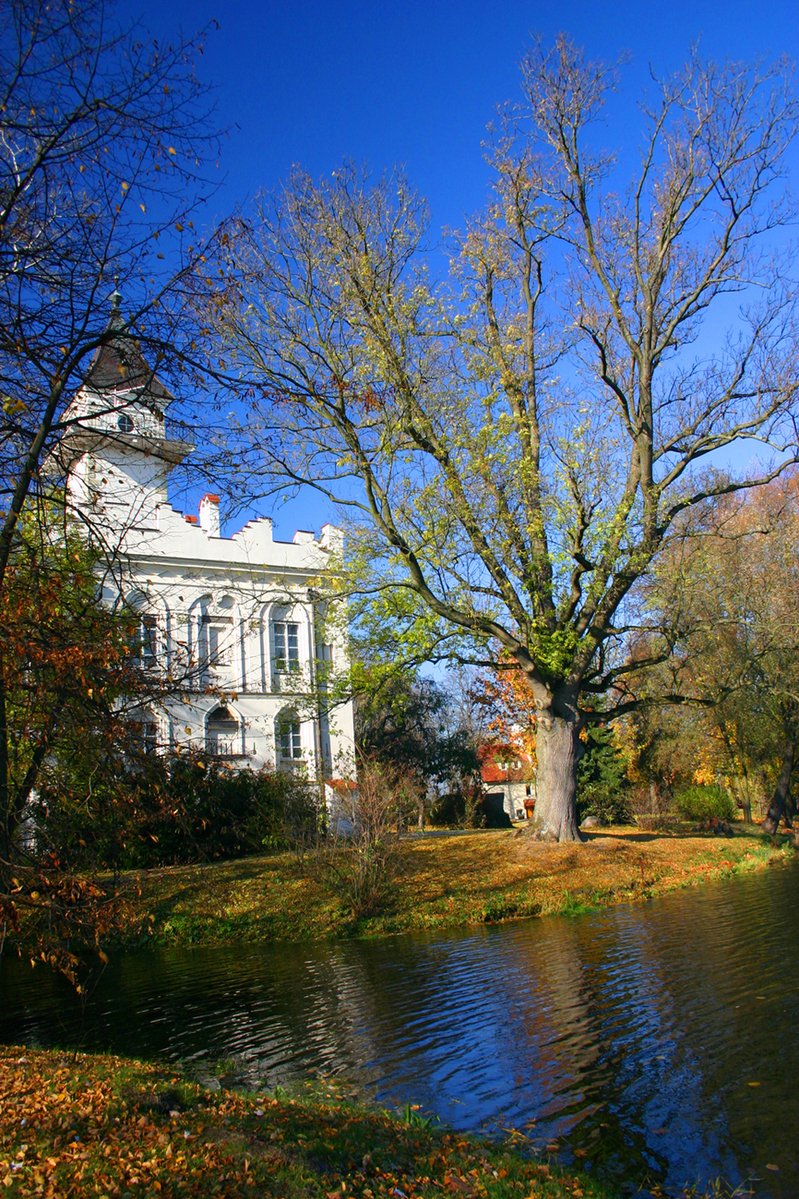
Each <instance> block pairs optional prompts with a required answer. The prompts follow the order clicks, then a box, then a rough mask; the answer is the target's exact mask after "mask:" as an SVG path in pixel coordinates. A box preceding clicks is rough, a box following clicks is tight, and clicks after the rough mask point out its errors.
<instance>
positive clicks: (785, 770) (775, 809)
mask: <svg viewBox="0 0 799 1199" xmlns="http://www.w3.org/2000/svg"><path fill="white" fill-rule="evenodd" d="M795 754H796V738H795V737H789V738H788V742H787V744H786V746H785V752H784V754H783V758H782V769H781V770H780V777H779V778H778V779H777V786H776V787H775V788H774V794H773V796H772V798H771V803H770V804H769V807H768V811H767V812H766V818H765V820H764V821H763V828H764V830H765V831H766V832H767V833H771V834H772V835H773V834H774V833H776V831H777V829H778V828H779V823H780V818H781V817H784V818H785V823H786V825H787V827H788V828H791V827H792V820H791V817H792V814H793V810H794V809H793V805H792V804H791V802H790V790H791V775H792V774H793V762H794V756H795Z"/></svg>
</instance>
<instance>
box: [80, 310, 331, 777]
mask: <svg viewBox="0 0 799 1199" xmlns="http://www.w3.org/2000/svg"><path fill="white" fill-rule="evenodd" d="M119 300H120V297H119V294H118V293H117V292H115V293H114V295H113V296H112V303H113V309H112V313H111V323H110V330H111V331H112V332H113V330H114V329H119V330H120V332H119V335H118V336H112V337H111V339H110V340H109V341H108V342H107V343H106V344H105V345H104V346H103V347H101V348H100V349H99V350H98V352H97V354H96V355H95V358H94V361H93V362H92V365H91V367H90V369H89V371H88V374H87V376H86V379H85V380H84V383H83V386H82V387H81V388H80V390H79V391H78V393H77V394H76V395H75V397H74V399H73V400H72V402H71V404H70V406H69V409H68V410H67V413H66V414H65V420H66V421H67V422H68V424H67V432H66V433H65V434H64V437H63V440H62V443H61V446H60V450H59V458H60V463H61V468H62V469H63V470H64V471H65V472H66V479H67V497H68V503H69V505H70V508H71V510H72V511H73V512H75V513H77V514H78V515H79V517H81V518H82V519H83V520H84V521H85V523H86V525H87V527H88V529H89V530H90V531H91V535H92V538H93V540H94V541H95V542H96V543H97V544H99V545H101V546H102V547H103V550H104V552H105V553H107V554H108V556H109V559H110V560H112V561H113V562H114V569H113V570H112V571H110V572H109V576H108V578H109V580H113V581H112V582H107V583H106V585H105V588H104V597H105V599H106V600H107V602H108V603H110V604H114V603H119V602H120V600H122V601H124V602H125V603H126V604H127V605H128V606H129V607H132V608H133V609H134V610H135V611H136V612H137V613H138V621H139V639H138V644H137V653H138V656H139V659H140V664H141V666H142V668H143V669H144V670H145V671H148V672H152V675H153V680H154V688H153V701H152V702H151V703H150V704H149V705H148V706H147V708H146V709H143V710H142V711H141V713H140V726H141V735H142V738H143V740H144V742H145V747H146V748H152V749H154V750H156V749H161V750H164V751H166V750H181V749H186V750H188V749H193V750H198V751H201V752H203V753H206V754H208V755H213V756H214V757H216V758H219V759H224V760H225V761H227V762H228V763H229V764H230V765H231V767H232V768H237V769H244V768H251V769H253V770H258V769H261V768H262V767H270V768H277V769H278V770H288V771H297V772H304V773H305V774H306V775H307V777H308V778H309V779H318V780H319V781H326V782H327V781H329V780H330V779H331V778H333V777H341V776H343V775H348V774H350V773H351V772H352V763H353V756H354V755H353V714H352V705H351V704H350V703H342V704H339V705H338V706H335V707H331V706H330V704H329V703H328V701H327V684H328V680H329V678H330V677H332V676H333V675H335V674H337V673H340V672H342V671H344V670H345V669H346V667H347V664H348V663H347V643H346V632H345V630H344V629H343V628H342V627H341V621H340V620H339V621H338V622H336V620H334V619H331V618H330V617H331V612H330V610H329V605H328V603H327V601H326V600H325V597H324V594H323V591H320V587H321V588H323V586H324V577H325V572H326V571H328V570H329V568H330V564H331V559H332V558H333V557H334V555H335V553H336V551H338V550H340V548H341V534H340V532H339V531H338V530H337V529H336V528H334V527H333V526H332V525H325V526H324V527H323V528H322V531H321V535H320V536H319V537H318V538H317V537H315V536H314V534H313V533H309V532H297V533H295V534H294V538H293V540H292V541H291V542H283V541H276V540H274V538H273V536H272V522H271V520H269V519H268V518H260V519H257V520H251V521H250V522H249V523H248V524H246V525H245V526H244V527H243V528H242V529H241V530H240V531H239V532H237V533H235V534H234V535H233V536H223V535H222V532H221V528H220V516H219V497H218V496H216V495H213V494H208V495H205V496H203V498H202V500H201V501H200V507H199V515H198V516H197V517H195V516H184V515H183V514H181V513H180V512H177V511H176V510H175V509H174V508H173V507H172V506H171V504H170V503H169V499H168V487H169V477H170V472H171V471H172V469H173V468H174V467H175V466H176V465H178V464H179V463H180V462H181V461H182V460H183V459H184V458H185V457H186V456H187V455H188V454H189V453H190V451H191V448H192V447H191V446H190V445H189V444H187V443H186V442H184V441H179V440H175V439H172V438H170V437H169V436H168V432H167V429H166V423H165V413H166V409H167V407H168V405H169V402H170V399H171V397H170V395H169V393H168V392H167V391H166V389H165V388H164V386H163V385H162V384H161V382H160V381H159V380H158V378H157V377H156V376H155V375H154V374H153V372H152V371H151V370H150V368H149V367H148V365H147V363H146V362H145V360H144V358H143V356H142V354H141V352H140V350H139V349H138V348H137V347H136V345H135V344H134V342H133V341H132V340H131V338H130V337H129V336H125V335H124V334H123V332H122V329H123V318H122V315H121V313H120V310H119ZM156 696H158V698H157V699H156V698H155V697H156Z"/></svg>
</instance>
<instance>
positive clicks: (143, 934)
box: [117, 827, 796, 948]
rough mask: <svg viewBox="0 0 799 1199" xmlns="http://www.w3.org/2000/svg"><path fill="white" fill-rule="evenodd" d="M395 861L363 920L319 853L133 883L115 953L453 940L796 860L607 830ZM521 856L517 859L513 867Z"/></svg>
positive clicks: (749, 834) (434, 845) (696, 840)
mask: <svg viewBox="0 0 799 1199" xmlns="http://www.w3.org/2000/svg"><path fill="white" fill-rule="evenodd" d="M503 837H504V838H505V844H504V845H503V844H501V839H502V838H503ZM338 852H339V853H340V854H341V853H345V852H346V851H338ZM397 853H398V858H397V860H396V861H395V865H394V869H395V877H394V878H393V879H392V882H391V886H390V888H389V889H388V890H387V893H386V896H385V902H384V905H383V907H382V908H381V909H378V910H377V911H374V912H372V913H369V914H361V915H356V914H354V913H353V910H352V908H351V907H350V906H348V903H347V900H346V897H344V898H342V896H341V894H340V893H337V892H336V889H335V887H331V885H330V877H331V876H330V875H329V873H327V866H326V865H325V864H324V860H323V859H317V858H315V857H314V856H312V855H311V856H307V857H305V858H300V857H297V856H296V855H291V854H276V855H269V856H267V857H264V858H246V859H241V860H239V861H236V862H220V863H212V864H208V865H201V866H183V867H171V868H167V869H161V870H151V871H146V872H138V873H134V874H131V875H130V876H128V878H127V883H126V886H127V890H128V893H129V894H130V895H132V896H134V898H133V899H132V904H133V908H134V912H135V913H136V918H135V919H134V921H133V923H132V925H131V931H129V933H128V934H127V935H126V936H125V937H124V938H122V939H121V940H119V941H118V943H117V944H118V946H119V947H133V946H140V945H142V944H145V943H150V944H153V945H159V946H175V947H189V946H191V947H208V948H210V947H214V946H220V945H230V944H259V943H265V942H275V941H287V942H300V941H309V940H336V939H344V938H350V937H359V938H373V937H387V936H395V935H399V934H403V933H413V932H421V931H436V932H438V931H442V932H445V931H448V930H453V929H456V928H463V927H469V926H475V925H481V924H498V923H505V922H508V921H512V920H521V919H530V918H533V917H540V916H549V915H553V916H554V915H570V916H571V915H578V914H582V913H584V912H588V911H597V910H601V909H603V908H607V907H611V906H614V905H616V904H619V903H630V902H640V901H643V900H651V899H654V898H657V897H659V896H661V895H665V894H667V893H669V892H672V891H675V890H679V889H682V888H686V887H691V886H697V885H700V884H703V883H705V882H708V881H716V880H719V879H722V878H730V877H733V876H736V875H739V874H744V873H749V872H751V871H756V870H761V869H764V868H766V867H774V866H776V865H778V864H781V863H787V862H793V861H795V860H796V850H795V848H794V845H793V841H792V839H788V838H785V837H778V838H775V837H768V836H766V835H765V834H763V833H762V832H760V831H758V830H755V829H752V828H749V829H746V828H743V827H739V828H738V829H737V830H736V833H735V835H734V836H733V837H731V838H729V839H728V838H725V837H722V838H719V837H716V836H713V835H712V834H703V833H700V834H698V833H696V831H695V830H692V831H690V832H686V833H674V832H669V833H662V834H660V833H642V832H641V831H640V830H637V829H607V830H602V832H601V833H598V834H594V835H593V837H592V839H591V842H590V843H589V845H587V846H573V845H572V846H560V845H554V846H553V845H543V844H541V843H536V842H529V841H527V840H526V839H522V838H519V837H518V835H517V834H514V833H505V834H503V833H487V832H476V833H472V834H465V835H464V834H455V833H453V834H450V835H444V836H439V837H436V838H435V840H433V839H432V838H429V839H424V838H408V839H406V840H403V841H402V842H400V843H399V845H398V848H397ZM514 853H515V854H516V855H517V857H518V859H519V860H518V862H517V863H516V865H515V868H514V869H510V867H509V861H510V859H511V858H512V857H513V855H514ZM425 858H427V859H428V860H427V862H425V860H424V859H425ZM320 863H321V865H320ZM327 865H329V861H328V863H327ZM431 876H432V881H431Z"/></svg>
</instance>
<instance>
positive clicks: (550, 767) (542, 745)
mask: <svg viewBox="0 0 799 1199" xmlns="http://www.w3.org/2000/svg"><path fill="white" fill-rule="evenodd" d="M579 751H580V741H579V720H578V716H577V711H576V706H575V705H574V704H572V703H571V702H569V701H568V700H567V701H566V702H558V697H557V696H555V697H554V698H553V701H552V704H551V705H550V707H549V708H547V709H545V710H543V711H539V712H538V714H537V720H536V757H537V759H538V774H537V777H536V789H535V790H536V799H535V816H534V818H533V822H532V830H531V831H532V832H533V834H534V835H535V836H537V837H540V838H542V839H543V840H547V841H582V839H583V838H582V836H581V834H580V830H579V828H578V825H577V762H578V760H579V756H580V753H579Z"/></svg>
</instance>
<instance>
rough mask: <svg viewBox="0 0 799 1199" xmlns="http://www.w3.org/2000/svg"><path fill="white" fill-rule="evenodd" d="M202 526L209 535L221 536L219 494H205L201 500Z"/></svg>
mask: <svg viewBox="0 0 799 1199" xmlns="http://www.w3.org/2000/svg"><path fill="white" fill-rule="evenodd" d="M200 528H201V529H205V532H206V533H207V534H208V536H209V537H219V536H220V530H219V496H218V495H204V496H203V498H202V499H201V500H200Z"/></svg>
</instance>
